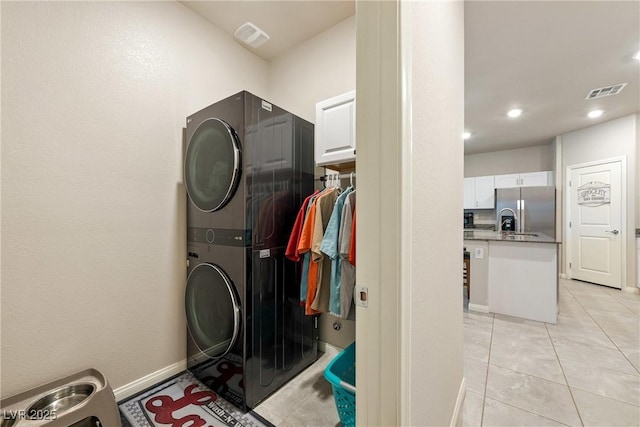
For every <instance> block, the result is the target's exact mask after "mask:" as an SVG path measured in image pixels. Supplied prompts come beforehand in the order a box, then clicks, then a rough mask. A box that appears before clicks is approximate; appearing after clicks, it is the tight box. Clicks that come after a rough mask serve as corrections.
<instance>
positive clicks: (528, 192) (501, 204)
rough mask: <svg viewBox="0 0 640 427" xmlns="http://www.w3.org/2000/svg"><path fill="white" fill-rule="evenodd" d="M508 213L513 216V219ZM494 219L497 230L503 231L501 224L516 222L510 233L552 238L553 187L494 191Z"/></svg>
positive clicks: (554, 212)
mask: <svg viewBox="0 0 640 427" xmlns="http://www.w3.org/2000/svg"><path fill="white" fill-rule="evenodd" d="M505 208H508V209H505ZM503 209H504V210H503ZM511 211H513V212H514V213H515V217H514V216H513V215H512V213H511ZM508 217H513V218H508ZM496 220H497V227H498V230H502V229H503V226H502V225H503V224H505V225H508V224H509V222H510V221H513V222H515V226H514V227H513V231H515V232H517V233H542V234H546V235H547V236H549V237H555V235H556V189H555V187H514V188H498V189H496Z"/></svg>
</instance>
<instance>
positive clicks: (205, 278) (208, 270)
mask: <svg viewBox="0 0 640 427" xmlns="http://www.w3.org/2000/svg"><path fill="white" fill-rule="evenodd" d="M185 311H186V313H187V327H188V330H189V334H190V335H191V338H192V339H193V341H194V342H195V343H196V345H197V346H198V348H199V349H200V351H201V352H202V353H203V354H205V355H206V356H208V357H210V358H212V359H216V358H219V357H222V356H224V355H225V354H227V352H228V351H229V350H231V348H232V347H233V346H234V344H235V342H236V340H237V339H238V336H239V335H240V306H239V305H238V299H237V297H236V294H235V291H234V285H233V283H232V282H231V279H229V276H227V274H226V273H225V272H224V271H223V270H222V269H221V268H220V267H218V266H217V265H214V264H207V263H205V264H200V265H198V266H197V267H196V268H194V269H193V271H191V273H190V274H189V277H188V278H187V289H186V295H185Z"/></svg>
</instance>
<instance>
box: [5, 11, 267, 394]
mask: <svg viewBox="0 0 640 427" xmlns="http://www.w3.org/2000/svg"><path fill="white" fill-rule="evenodd" d="M267 78H268V65H267V64H266V63H265V62H263V61H262V60H260V59H258V58H257V57H255V56H254V55H252V54H250V53H249V52H248V51H247V50H245V49H244V48H242V47H240V46H239V45H238V44H236V43H235V42H234V41H233V40H232V39H231V38H230V37H229V36H227V35H225V34H223V33H222V32H220V31H218V30H217V29H216V28H214V27H213V26H212V25H211V24H209V23H207V22H205V21H204V20H203V19H202V18H200V17H199V16H197V15H195V14H194V13H193V12H191V11H190V10H188V9H186V8H184V7H183V6H181V5H180V4H179V3H177V2H148V3H147V2H137V3H131V2H90V3H81V2H70V3H57V2H56V3H54V2H39V3H31V2H16V3H8V2H2V107H3V108H2V226H3V227H2V248H3V251H2V267H3V270H2V284H1V287H2V312H1V313H2V319H1V320H2V322H1V323H2V331H1V333H2V355H1V359H2V381H1V383H2V390H1V392H2V396H8V395H11V394H14V393H16V392H20V391H23V390H25V389H27V388H31V387H34V386H36V385H39V384H42V383H45V382H47V381H50V380H52V379H55V378H57V377H61V376H64V375H67V374H70V373H71V372H74V371H76V370H80V369H82V368H84V367H95V368H97V369H99V370H100V371H102V372H103V373H104V374H105V375H106V376H107V377H108V378H109V381H110V382H111V384H112V386H113V387H119V386H121V385H123V384H126V383H128V382H130V381H133V380H135V379H138V378H140V377H143V376H144V375H147V374H149V373H151V372H153V371H155V370H158V369H160V368H164V367H166V366H168V365H171V364H173V363H176V362H179V361H181V360H183V359H184V358H185V345H184V343H185V328H186V326H185V321H184V320H183V319H184V314H183V311H184V310H183V287H184V281H185V265H184V259H185V257H184V255H185V254H184V251H185V240H186V236H185V227H186V226H185V203H186V201H185V196H184V194H185V192H184V189H183V185H182V166H181V161H182V135H181V129H182V127H183V126H184V120H185V117H186V116H187V115H189V114H191V113H193V112H195V111H197V110H199V109H200V108H203V107H205V106H206V105H208V104H211V103H212V102H214V101H216V100H218V99H221V98H223V97H225V96H227V95H230V94H232V93H234V92H237V91H239V90H242V89H247V90H249V91H252V92H254V93H256V94H257V95H259V96H266V94H268V91H267Z"/></svg>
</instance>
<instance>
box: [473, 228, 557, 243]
mask: <svg viewBox="0 0 640 427" xmlns="http://www.w3.org/2000/svg"><path fill="white" fill-rule="evenodd" d="M531 234H535V236H533V235H523V234H509V233H498V232H497V231H488V230H474V231H467V230H465V231H464V240H485V241H496V242H516V243H555V244H558V243H560V242H557V241H556V239H554V238H553V237H550V236H547V235H546V234H542V233H531Z"/></svg>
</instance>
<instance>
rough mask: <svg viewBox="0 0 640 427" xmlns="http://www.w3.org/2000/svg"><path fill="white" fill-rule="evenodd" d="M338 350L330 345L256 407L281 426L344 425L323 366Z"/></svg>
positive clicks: (256, 410) (318, 426)
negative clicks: (341, 422) (308, 365)
mask: <svg viewBox="0 0 640 427" xmlns="http://www.w3.org/2000/svg"><path fill="white" fill-rule="evenodd" d="M337 354H338V351H337V350H336V349H335V348H333V347H330V346H327V350H326V352H325V353H323V354H321V355H320V357H319V358H318V361H317V362H316V363H314V364H313V365H311V366H310V367H309V368H307V369H306V370H305V371H304V372H302V373H301V374H300V375H298V376H297V377H295V378H294V379H292V380H291V381H289V382H288V383H287V384H286V385H284V386H283V387H282V388H281V389H280V390H278V391H277V392H276V393H274V394H273V395H271V396H270V397H269V398H268V399H267V400H265V401H264V402H262V403H261V404H260V405H258V406H257V407H256V408H254V411H255V412H257V413H258V414H260V415H261V416H263V417H264V418H266V419H267V420H269V421H271V423H273V424H274V425H276V426H278V427H280V426H283V427H299V426H317V427H320V426H322V427H325V426H326V427H335V426H341V425H342V424H340V418H339V417H338V412H337V410H336V405H335V403H334V400H333V391H332V389H331V384H330V383H329V382H328V381H327V380H326V379H325V378H324V368H325V367H326V366H327V365H328V364H329V362H330V361H331V360H332V359H333V358H334V357H335V356H336V355H337Z"/></svg>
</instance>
